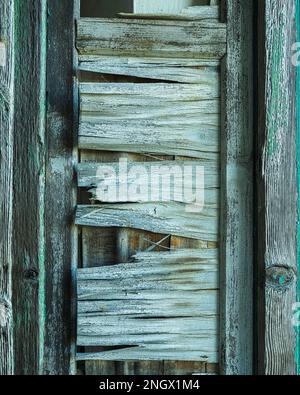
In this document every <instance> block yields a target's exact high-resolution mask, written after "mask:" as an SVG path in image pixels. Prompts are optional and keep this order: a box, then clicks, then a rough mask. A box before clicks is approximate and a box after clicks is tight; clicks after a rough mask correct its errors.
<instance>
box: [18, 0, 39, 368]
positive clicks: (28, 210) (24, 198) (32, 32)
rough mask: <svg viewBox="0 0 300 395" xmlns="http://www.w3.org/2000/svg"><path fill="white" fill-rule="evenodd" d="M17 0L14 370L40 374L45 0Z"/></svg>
mask: <svg viewBox="0 0 300 395" xmlns="http://www.w3.org/2000/svg"><path fill="white" fill-rule="evenodd" d="M14 3H15V40H14V41H15V94H14V98H15V116H14V165H13V172H14V178H13V199H14V210H13V317H14V350H15V373H16V374H38V373H39V372H40V361H41V357H42V355H41V349H40V346H41V339H42V338H43V326H42V325H41V321H40V305H41V303H42V295H43V287H44V282H43V267H44V256H43V246H44V236H43V231H44V225H43V196H44V154H45V143H44V135H45V127H44V117H45V97H44V96H45V88H44V85H45V68H44V61H45V37H46V34H45V22H46V1H45V0H39V1H35V0H28V1H21V0H17V1H15V2H14Z"/></svg>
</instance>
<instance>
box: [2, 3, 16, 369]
mask: <svg viewBox="0 0 300 395" xmlns="http://www.w3.org/2000/svg"><path fill="white" fill-rule="evenodd" d="M14 16H15V13H14V1H12V0H4V1H1V3H0V39H1V40H4V42H2V43H1V44H2V51H1V52H2V53H1V55H0V57H1V59H0V149H1V155H0V185H1V193H0V218H1V220H0V234H1V240H0V375H12V374H14V349H13V310H12V263H13V260H12V214H13V211H12V208H13V200H12V190H13V188H12V186H13V179H12V176H13V118H14Z"/></svg>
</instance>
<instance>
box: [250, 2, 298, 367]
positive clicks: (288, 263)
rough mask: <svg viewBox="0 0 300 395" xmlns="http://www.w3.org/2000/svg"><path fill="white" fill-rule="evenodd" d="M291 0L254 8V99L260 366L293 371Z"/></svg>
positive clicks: (294, 275) (294, 222)
mask: <svg viewBox="0 0 300 395" xmlns="http://www.w3.org/2000/svg"><path fill="white" fill-rule="evenodd" d="M294 21H295V2H294V1H281V0H267V1H265V2H264V4H261V8H259V26H260V29H261V30H260V33H261V34H259V37H260V41H259V58H258V61H259V65H258V76H259V92H260V94H259V100H258V161H257V165H258V166H257V191H258V196H257V204H258V218H259V222H258V230H257V237H258V243H257V244H258V263H257V265H258V266H259V267H260V269H259V273H260V278H261V280H260V282H259V284H258V286H259V289H260V291H259V295H258V297H259V303H260V304H262V305H263V306H264V309H262V310H260V311H259V315H258V319H259V321H260V322H259V326H260V328H261V332H259V336H260V337H262V338H263V342H262V343H261V344H260V345H259V352H260V355H259V366H258V372H259V373H260V374H267V375H294V374H295V372H296V363H295V349H296V333H295V330H294V328H293V323H292V316H293V305H294V303H295V302H296V291H297V245H296V237H295V236H296V234H297V199H296V198H295V197H296V196H297V169H296V166H295V164H296V117H295V93H296V92H295V86H296V85H295V74H296V69H295V67H294V66H293V64H292V61H291V50H292V44H293V43H294V42H295V41H296V29H295V23H294Z"/></svg>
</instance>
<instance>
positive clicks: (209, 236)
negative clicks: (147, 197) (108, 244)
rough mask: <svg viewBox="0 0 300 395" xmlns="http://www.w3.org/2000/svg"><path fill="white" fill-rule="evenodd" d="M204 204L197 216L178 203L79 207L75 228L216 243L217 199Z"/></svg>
mask: <svg viewBox="0 0 300 395" xmlns="http://www.w3.org/2000/svg"><path fill="white" fill-rule="evenodd" d="M213 200H214V201H213V202H209V203H206V204H205V205H204V209H203V210H202V212H200V213H195V212H192V213H191V212H188V210H186V208H187V207H186V205H185V204H181V203H175V202H171V203H137V204H134V203H127V204H121V205H120V204H115V205H105V204H104V205H93V206H85V205H79V206H78V208H77V211H76V224H77V225H82V226H100V227H121V228H137V229H142V230H147V231H149V232H154V233H162V234H172V235H177V236H182V237H189V238H192V239H200V240H208V241H216V240H217V239H218V207H217V206H218V203H217V202H218V199H217V193H216V197H215V199H213Z"/></svg>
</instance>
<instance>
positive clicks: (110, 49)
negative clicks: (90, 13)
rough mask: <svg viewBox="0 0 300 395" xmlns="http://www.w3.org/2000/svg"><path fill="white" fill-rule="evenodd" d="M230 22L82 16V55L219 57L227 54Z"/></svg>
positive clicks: (79, 37)
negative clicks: (227, 32)
mask: <svg viewBox="0 0 300 395" xmlns="http://www.w3.org/2000/svg"><path fill="white" fill-rule="evenodd" d="M225 43H226V25H225V24H222V23H219V22H214V21H196V22H185V21H166V20H164V21H160V20H142V19H140V20H139V19H134V20H133V19H107V18H105V19H97V18H81V19H80V20H79V21H78V25H77V48H78V50H79V53H80V54H83V53H86V54H87V53H89V54H95V55H96V54H97V55H115V54H116V53H118V54H120V55H122V54H123V55H134V56H136V55H137V54H139V55H142V56H150V57H151V56H158V57H184V58H200V57H203V58H215V59H220V58H221V57H222V56H223V55H224V54H225Z"/></svg>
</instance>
